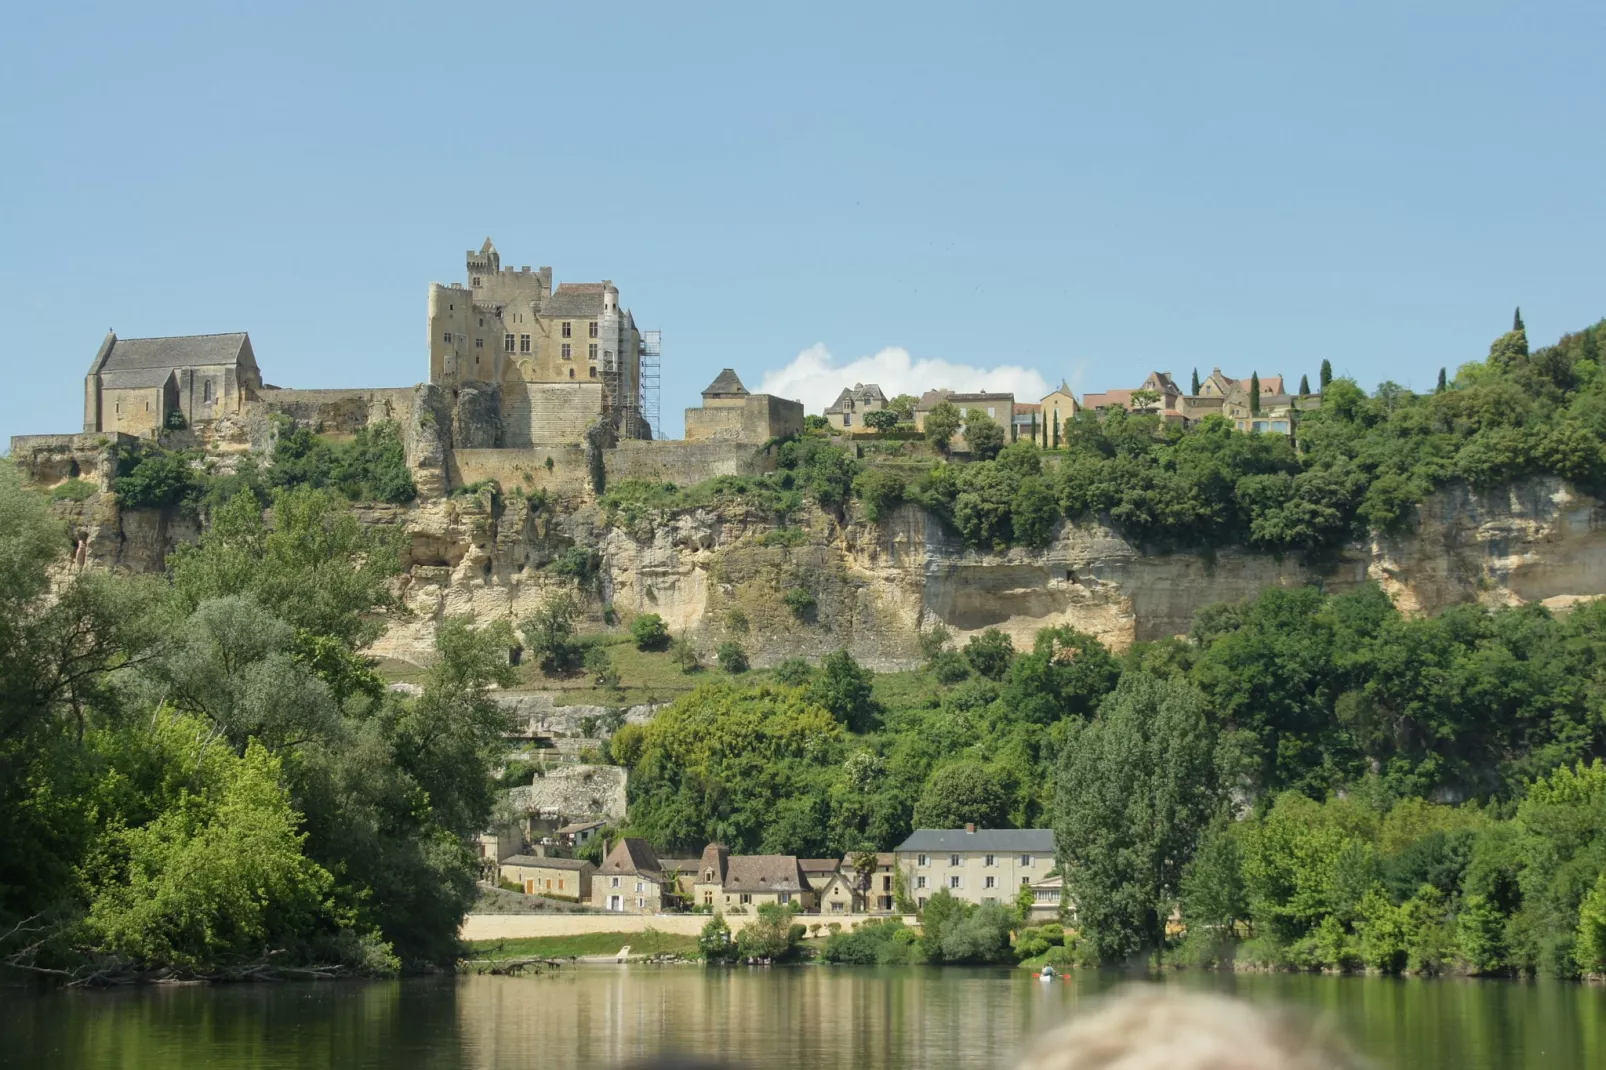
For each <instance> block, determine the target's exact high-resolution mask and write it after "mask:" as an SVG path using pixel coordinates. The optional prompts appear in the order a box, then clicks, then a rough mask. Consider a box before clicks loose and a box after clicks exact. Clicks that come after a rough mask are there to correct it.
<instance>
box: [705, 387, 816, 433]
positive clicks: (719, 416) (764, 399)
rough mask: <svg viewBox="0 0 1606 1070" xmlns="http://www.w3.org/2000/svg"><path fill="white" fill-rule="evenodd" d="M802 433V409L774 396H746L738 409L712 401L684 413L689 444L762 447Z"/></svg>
mask: <svg viewBox="0 0 1606 1070" xmlns="http://www.w3.org/2000/svg"><path fill="white" fill-rule="evenodd" d="M802 432H803V405H802V403H801V402H797V401H788V400H786V399H785V398H778V397H776V396H775V395H773V394H749V395H748V396H747V397H746V398H743V399H742V401H741V404H740V405H731V404H726V403H725V402H723V401H721V400H719V399H714V400H711V401H708V402H705V403H704V405H703V407H702V408H698V409H687V410H686V440H687V441H688V442H749V443H752V444H754V445H761V444H763V443H765V442H768V441H770V440H771V439H776V438H785V437H787V436H788V435H797V434H801V433H802Z"/></svg>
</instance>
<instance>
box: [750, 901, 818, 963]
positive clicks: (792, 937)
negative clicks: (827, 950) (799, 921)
mask: <svg viewBox="0 0 1606 1070" xmlns="http://www.w3.org/2000/svg"><path fill="white" fill-rule="evenodd" d="M757 915H758V916H757V917H756V918H755V919H754V920H753V921H752V922H751V923H750V924H748V925H745V926H743V927H742V931H741V932H739V933H737V934H736V951H737V954H738V955H740V956H742V957H743V958H755V959H764V960H766V961H769V962H785V961H786V960H787V959H790V958H792V957H794V956H795V955H796V953H797V950H798V945H799V943H800V942H801V936H800V935H799V934H798V932H797V931H796V930H798V929H801V928H802V926H801V925H794V924H793V923H792V922H793V919H794V918H795V917H796V916H797V915H796V914H795V913H794V911H793V909H792V907H791V906H781V905H780V904H779V903H765V904H763V905H761V906H760V907H759V908H758V911H757Z"/></svg>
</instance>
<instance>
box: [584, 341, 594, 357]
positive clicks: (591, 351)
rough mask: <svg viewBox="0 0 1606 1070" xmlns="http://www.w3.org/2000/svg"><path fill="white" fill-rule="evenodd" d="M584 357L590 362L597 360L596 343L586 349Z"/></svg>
mask: <svg viewBox="0 0 1606 1070" xmlns="http://www.w3.org/2000/svg"><path fill="white" fill-rule="evenodd" d="M586 356H587V357H589V358H590V359H592V360H596V359H597V343H595V342H592V343H591V344H590V345H589V346H587V347H586Z"/></svg>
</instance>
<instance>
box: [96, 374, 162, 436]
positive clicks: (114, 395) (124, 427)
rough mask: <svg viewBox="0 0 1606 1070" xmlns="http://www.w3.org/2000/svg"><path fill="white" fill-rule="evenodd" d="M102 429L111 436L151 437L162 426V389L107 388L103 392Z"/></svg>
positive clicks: (101, 396)
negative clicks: (118, 434) (106, 430)
mask: <svg viewBox="0 0 1606 1070" xmlns="http://www.w3.org/2000/svg"><path fill="white" fill-rule="evenodd" d="M100 404H101V426H102V427H105V428H108V429H109V430H108V432H107V433H108V434H115V433H117V432H121V433H123V434H125V435H139V436H143V437H149V436H151V435H154V434H155V433H156V432H157V431H158V430H159V429H160V428H161V426H162V417H163V413H162V388H161V387H159V386H149V387H138V388H121V389H117V388H112V387H105V388H103V389H102V390H101V392H100Z"/></svg>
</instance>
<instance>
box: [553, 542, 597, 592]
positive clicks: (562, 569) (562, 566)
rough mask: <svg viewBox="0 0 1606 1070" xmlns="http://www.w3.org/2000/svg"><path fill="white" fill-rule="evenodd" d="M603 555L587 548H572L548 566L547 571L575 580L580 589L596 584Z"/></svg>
mask: <svg viewBox="0 0 1606 1070" xmlns="http://www.w3.org/2000/svg"><path fill="white" fill-rule="evenodd" d="M601 569H602V555H601V554H599V553H597V551H595V550H593V549H591V548H590V547H586V546H570V547H568V548H567V549H565V550H564V551H563V552H562V553H561V554H559V555H558V556H557V557H555V558H553V559H552V561H551V562H549V563H548V564H547V571H549V572H553V573H555V574H557V575H559V576H563V577H564V578H566V579H570V580H573V581H574V582H575V584H576V585H578V586H580V587H589V586H591V585H592V584H593V583H595V582H596V579H597V575H598V573H599V572H600V570H601Z"/></svg>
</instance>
